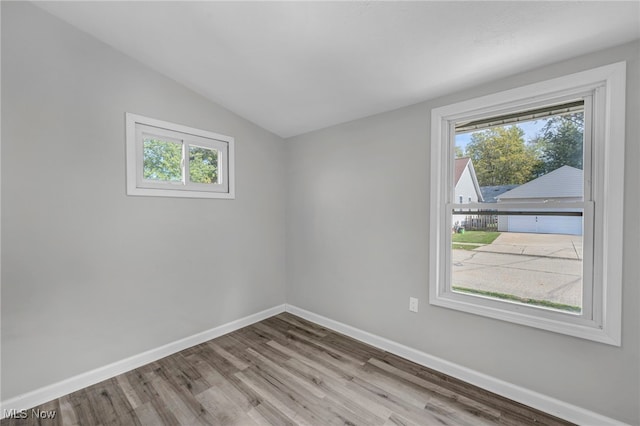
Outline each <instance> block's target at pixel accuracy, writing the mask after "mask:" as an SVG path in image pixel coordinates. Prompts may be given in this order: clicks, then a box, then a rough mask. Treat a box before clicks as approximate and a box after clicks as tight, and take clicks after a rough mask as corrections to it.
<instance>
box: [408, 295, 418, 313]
mask: <svg viewBox="0 0 640 426" xmlns="http://www.w3.org/2000/svg"><path fill="white" fill-rule="evenodd" d="M409 310H410V311H411V312H418V299H417V298H415V297H410V298H409Z"/></svg>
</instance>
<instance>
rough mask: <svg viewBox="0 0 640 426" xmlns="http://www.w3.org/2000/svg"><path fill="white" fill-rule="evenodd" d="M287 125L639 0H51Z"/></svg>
mask: <svg viewBox="0 0 640 426" xmlns="http://www.w3.org/2000/svg"><path fill="white" fill-rule="evenodd" d="M36 4H37V5H38V6H40V7H41V8H43V9H45V10H47V11H49V12H50V13H52V14H54V15H56V16H58V17H59V18H61V19H63V20H65V21H67V22H69V23H70V24H72V25H73V26H75V27H77V28H79V29H81V30H83V31H86V32H87V33H89V34H91V35H93V36H95V37H97V38H98V39H100V40H102V41H104V42H105V43H107V44H109V45H111V46H113V47H114V48H116V49H118V50H120V51H122V52H124V53H125V54H127V55H130V56H131V57H133V58H136V59H137V60H139V61H141V62H143V63H144V64H146V65H148V66H149V67H151V68H153V69H155V70H157V71H159V72H161V73H163V74H165V75H166V76H168V77H170V78H172V79H174V80H176V81H178V82H180V83H182V84H183V85H185V86H187V87H189V88H190V89H192V90H194V91H196V92H198V93H200V94H201V95H203V96H205V97H207V98H209V99H210V100H212V101H214V102H216V103H218V104H220V105H222V106H224V107H226V108H228V109H230V110H232V111H234V112H235V113H237V114H239V115H241V116H243V117H244V118H246V119H248V120H251V121H253V122H254V123H256V124H258V125H260V126H262V127H264V128H265V129H268V130H270V131H272V132H273V133H276V134H278V135H280V136H282V137H289V136H294V135H298V134H301V133H305V132H309V131H312V130H315V129H319V128H323V127H327V126H330V125H334V124H337V123H341V122H345V121H350V120H353V119H356V118H360V117H364V116H367V115H371V114H375V113H379V112H383V111H387V110H391V109H395V108H399V107H402V106H405V105H410V104H413V103H416V102H420V101H423V100H426V99H430V98H434V97H437V96H440V95H444V94H447V93H451V92H455V91H458V90H462V89H464V88H467V87H471V86H474V85H478V84H481V83H484V82H488V81H493V80H496V79H499V78H502V77H505V76H508V75H512V74H515V73H518V72H522V71H525V70H529V69H533V68H536V67H539V66H543V65H545V64H549V63H553V62H557V61H560V60H563V59H566V58H570V57H575V56H579V55H582V54H585V53H589V52H593V51H597V50H600V49H603V48H606V47H610V46H614V45H618V44H622V43H625V42H628V41H632V40H635V39H639V38H640V2H638V1H627V2H614V1H604V2H590V1H584V2H577V1H566V2H565V1H535V2H527V1H511V2H485V1H445V2H438V1H425V2H369V1H366V2H92V1H88V2H42V3H36Z"/></svg>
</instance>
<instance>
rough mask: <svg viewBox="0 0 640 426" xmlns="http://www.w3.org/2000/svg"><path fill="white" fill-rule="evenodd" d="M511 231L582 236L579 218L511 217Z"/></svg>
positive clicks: (580, 219)
mask: <svg viewBox="0 0 640 426" xmlns="http://www.w3.org/2000/svg"><path fill="white" fill-rule="evenodd" d="M509 231H511V232H534V233H539V234H571V235H582V218H581V217H579V216H509Z"/></svg>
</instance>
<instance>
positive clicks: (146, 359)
mask: <svg viewBox="0 0 640 426" xmlns="http://www.w3.org/2000/svg"><path fill="white" fill-rule="evenodd" d="M285 306H286V305H284V304H283V305H278V306H274V307H273V308H269V309H265V310H264V311H260V312H258V313H256V314H252V315H249V316H246V317H244V318H240V319H237V320H235V321H231V322H228V323H226V324H223V325H220V326H218V327H214V328H212V329H210V330H206V331H203V332H201V333H197V334H194V335H192V336H189V337H185V338H184V339H180V340H176V341H175V342H171V343H168V344H166V345H163V346H160V347H158V348H155V349H151V350H148V351H146V352H143V353H141V354H138V355H133V356H131V357H129V358H125V359H123V360H120V361H116V362H114V363H112V364H109V365H105V366H104V367H99V368H96V369H95V370H91V371H87V372H86V373H82V374H79V375H77V376H74V377H70V378H68V379H65V380H62V381H60V382H58V383H53V384H51V385H48V386H45V387H43V388H40V389H36V390H34V391H31V392H27V393H25V394H22V395H18V396H16V397H14V398H10V399H8V400H6V401H2V402H0V409H1V410H2V413H0V418H3V416H4V413H5V412H6V411H5V410H11V409H16V410H22V409H30V408H32V407H35V406H37V405H40V404H44V403H45V402H49V401H51V400H54V399H57V398H60V397H62V396H64V395H68V394H70V393H71V392H75V391H77V390H80V389H83V388H86V387H88V386H91V385H95V384H96V383H99V382H101V381H103V380H107V379H110V378H112V377H115V376H117V375H119V374H123V373H126V372H127V371H131V370H133V369H136V368H138V367H141V366H143V365H146V364H149V363H150V362H154V361H157V360H159V359H160V358H164V357H166V356H169V355H172V354H175V353H177V352H180V351H182V350H185V349H187V348H190V347H192V346H195V345H199V344H200V343H204V342H206V341H208V340H211V339H215V338H216V337H220V336H223V335H225V334H227V333H231V332H232V331H235V330H238V329H240V328H242V327H246V326H248V325H251V324H254V323H256V322H259V321H262V320H264V319H267V318H269V317H272V316H274V315H278V314H280V313H282V312H284V311H285Z"/></svg>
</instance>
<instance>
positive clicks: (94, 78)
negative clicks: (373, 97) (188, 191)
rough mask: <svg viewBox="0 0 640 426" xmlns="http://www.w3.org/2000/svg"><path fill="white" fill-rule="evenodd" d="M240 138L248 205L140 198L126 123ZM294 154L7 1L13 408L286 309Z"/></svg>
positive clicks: (8, 391)
mask: <svg viewBox="0 0 640 426" xmlns="http://www.w3.org/2000/svg"><path fill="white" fill-rule="evenodd" d="M127 111H130V112H135V113H138V114H142V115H146V116H149V117H153V118H158V119H162V120H168V121H172V122H176V123H180V124H185V125H188V126H193V127H197V128H201V129H205V130H211V131H214V132H218V133H222V134H226V135H230V136H233V137H235V140H236V157H237V160H236V193H237V194H236V195H237V197H236V199H235V200H210V199H209V200H203V199H185V198H152V197H127V196H126V188H125V157H124V154H125V140H124V135H125V127H124V126H125V112H127ZM284 149H285V144H284V142H283V141H282V139H281V138H279V137H277V136H275V135H273V134H271V133H269V132H267V131H265V130H263V129H261V128H259V127H257V126H255V125H253V124H252V123H250V122H248V121H246V120H244V119H242V118H240V117H238V116H237V115H235V114H233V113H231V112H229V111H228V110H225V109H223V108H221V107H219V106H217V105H215V104H213V103H211V102H209V101H207V100H205V99H204V98H202V97H200V96H198V95H197V94H195V93H193V92H191V91H189V90H187V89H185V88H184V87H183V86H180V85H178V84H177V83H175V82H174V81H172V80H169V79H167V78H165V77H163V76H162V75H159V74H157V73H155V72H152V71H150V69H148V68H147V67H145V66H144V65H142V64H140V63H138V62H136V61H134V60H132V59H130V58H128V57H126V56H124V55H122V54H120V53H118V52H116V51H115V50H113V49H111V48H110V47H108V46H106V45H104V44H102V43H100V42H98V41H97V40H95V39H94V38H92V37H90V36H88V35H86V34H84V33H82V32H79V31H77V30H75V29H73V28H72V27H70V26H69V25H67V24H65V23H63V22H62V21H60V20H58V19H57V18H54V17H52V16H51V15H48V14H47V13H46V12H44V11H42V10H40V9H38V8H36V7H34V6H33V5H31V4H29V3H18V2H16V3H14V2H2V399H3V400H6V399H8V398H11V397H13V396H16V395H18V394H21V393H23V392H27V391H31V390H35V389H37V388H40V387H42V386H45V385H49V384H51V383H54V382H58V381H60V380H63V379H66V378H69V377H71V376H74V375H76V374H79V373H83V372H85V371H89V370H91V369H94V368H97V367H101V366H104V365H106V364H109V363H112V362H115V361H119V360H122V359H124V358H126V357H129V356H132V355H136V354H139V353H141V352H143V351H146V350H149V349H154V348H157V347H159V346H161V345H164V344H166V343H169V342H173V341H175V340H178V339H181V338H184V337H187V336H191V335H193V334H195V333H198V332H201V331H204V330H207V329H210V328H212V327H215V326H218V325H221V324H224V323H227V322H229V321H232V320H235V319H238V318H242V317H244V316H246V315H249V314H253V313H256V312H259V311H261V310H263V309H266V308H270V307H273V306H276V305H279V304H282V303H284V301H285V286H284V279H285V269H284V267H285V262H284V254H285V248H284V244H285V238H284V235H285V222H284V218H285V213H284V206H285V200H284V194H285V193H284V190H283V186H284V185H283V183H284V180H283V179H284V172H283V169H284V158H283V156H284Z"/></svg>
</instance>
